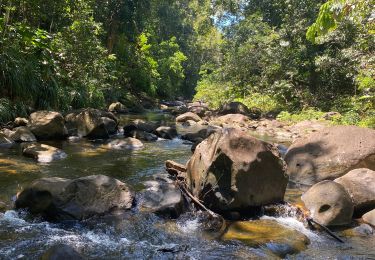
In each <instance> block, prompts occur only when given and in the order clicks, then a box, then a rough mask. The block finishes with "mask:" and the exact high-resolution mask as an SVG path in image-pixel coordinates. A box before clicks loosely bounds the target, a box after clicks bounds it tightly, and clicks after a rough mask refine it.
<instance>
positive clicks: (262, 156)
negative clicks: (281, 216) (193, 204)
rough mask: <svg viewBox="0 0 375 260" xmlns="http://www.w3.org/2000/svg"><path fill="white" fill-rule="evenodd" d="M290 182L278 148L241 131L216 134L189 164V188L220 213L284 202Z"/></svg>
mask: <svg viewBox="0 0 375 260" xmlns="http://www.w3.org/2000/svg"><path fill="white" fill-rule="evenodd" d="M287 183H288V176H287V175H286V174H285V163H284V161H283V160H282V159H281V157H280V155H279V152H278V150H277V148H276V147H275V146H273V145H272V144H269V143H266V142H263V141H260V140H258V139H256V138H254V137H252V136H250V135H248V134H246V133H244V132H242V131H240V130H237V129H224V130H222V131H221V132H218V133H214V134H212V135H211V136H210V137H209V138H207V139H206V140H204V141H203V142H202V143H200V144H199V145H198V146H197V148H196V150H195V152H194V155H193V156H192V158H191V159H190V161H189V162H188V164H187V186H188V188H189V189H190V190H191V192H192V193H193V195H194V196H196V197H197V198H199V199H201V200H202V201H203V203H204V204H205V205H206V206H208V207H209V208H210V209H212V210H216V211H231V210H239V211H246V210H248V209H249V208H250V207H254V206H261V205H265V204H270V203H277V202H280V201H283V199H284V193H285V190H286V185H287Z"/></svg>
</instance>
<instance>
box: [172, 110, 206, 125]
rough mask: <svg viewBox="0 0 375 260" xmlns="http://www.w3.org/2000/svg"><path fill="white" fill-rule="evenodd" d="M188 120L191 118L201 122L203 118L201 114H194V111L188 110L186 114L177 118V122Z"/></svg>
mask: <svg viewBox="0 0 375 260" xmlns="http://www.w3.org/2000/svg"><path fill="white" fill-rule="evenodd" d="M188 120H191V121H194V122H199V121H202V118H201V117H200V116H198V115H197V114H194V113H192V112H187V113H185V114H182V115H179V116H178V117H177V118H176V122H178V123H183V122H186V121H188Z"/></svg>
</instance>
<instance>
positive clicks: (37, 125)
mask: <svg viewBox="0 0 375 260" xmlns="http://www.w3.org/2000/svg"><path fill="white" fill-rule="evenodd" d="M28 126H29V128H30V130H31V132H32V133H33V134H34V135H35V136H36V138H37V139H38V140H54V139H63V138H65V137H66V136H67V135H68V131H67V128H66V127H65V121H64V117H63V116H62V115H61V114H60V113H58V112H53V111H38V112H34V113H32V114H31V115H30V120H29V125H28Z"/></svg>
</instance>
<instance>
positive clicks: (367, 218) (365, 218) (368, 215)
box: [362, 209, 375, 227]
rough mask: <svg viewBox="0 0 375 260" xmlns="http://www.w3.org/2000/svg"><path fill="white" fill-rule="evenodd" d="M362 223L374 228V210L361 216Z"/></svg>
mask: <svg viewBox="0 0 375 260" xmlns="http://www.w3.org/2000/svg"><path fill="white" fill-rule="evenodd" d="M362 219H363V221H365V222H366V223H368V224H370V225H372V226H374V227H375V209H373V210H371V211H369V212H367V213H366V214H364V215H363V216H362Z"/></svg>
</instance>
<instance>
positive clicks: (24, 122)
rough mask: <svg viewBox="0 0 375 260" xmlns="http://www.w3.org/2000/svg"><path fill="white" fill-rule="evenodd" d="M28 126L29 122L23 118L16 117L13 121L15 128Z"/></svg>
mask: <svg viewBox="0 0 375 260" xmlns="http://www.w3.org/2000/svg"><path fill="white" fill-rule="evenodd" d="M28 124H29V120H27V119H26V118H23V117H16V119H14V125H15V126H16V127H17V126H27V125H28Z"/></svg>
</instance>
